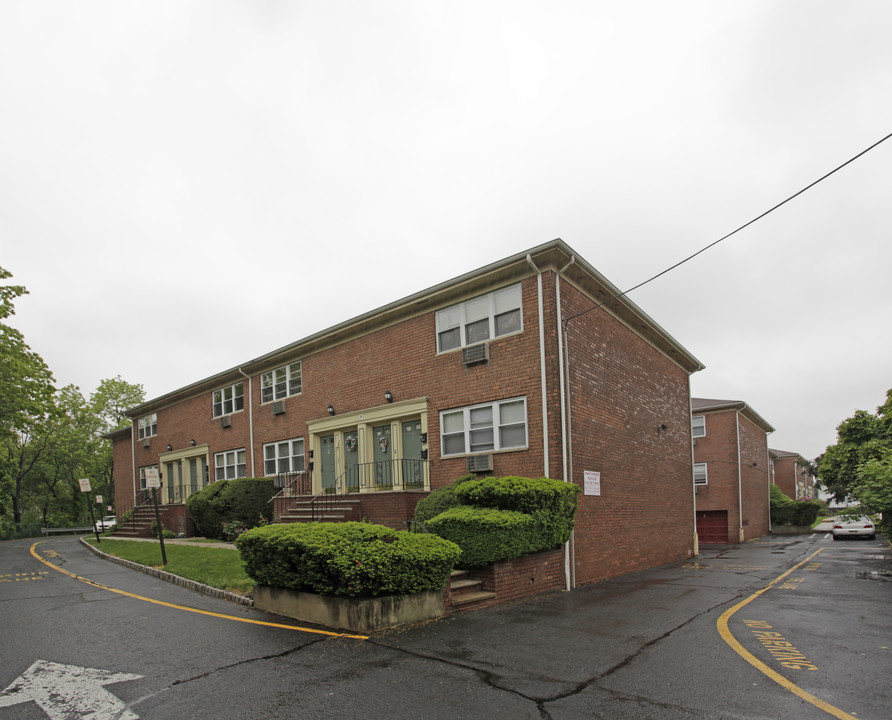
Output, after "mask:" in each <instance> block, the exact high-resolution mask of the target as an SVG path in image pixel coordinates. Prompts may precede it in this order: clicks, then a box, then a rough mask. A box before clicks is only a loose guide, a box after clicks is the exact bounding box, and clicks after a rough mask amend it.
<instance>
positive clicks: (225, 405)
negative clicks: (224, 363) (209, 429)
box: [214, 382, 245, 417]
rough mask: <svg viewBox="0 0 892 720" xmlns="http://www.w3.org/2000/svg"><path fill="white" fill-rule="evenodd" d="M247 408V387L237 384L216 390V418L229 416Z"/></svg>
mask: <svg viewBox="0 0 892 720" xmlns="http://www.w3.org/2000/svg"><path fill="white" fill-rule="evenodd" d="M244 407H245V385H244V383H240V382H238V383H235V385H230V386H229V387H225V388H222V389H220V390H214V417H220V416H221V415H229V414H230V413H234V412H238V411H239V410H243V409H244Z"/></svg>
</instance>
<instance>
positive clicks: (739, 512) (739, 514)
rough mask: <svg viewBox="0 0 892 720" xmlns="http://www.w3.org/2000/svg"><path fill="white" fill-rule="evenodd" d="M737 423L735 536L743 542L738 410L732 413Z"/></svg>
mask: <svg viewBox="0 0 892 720" xmlns="http://www.w3.org/2000/svg"><path fill="white" fill-rule="evenodd" d="M734 421H735V422H736V423H737V525H738V528H737V534H738V539H739V541H740V542H743V459H742V458H741V457H740V410H738V411H737V412H736V413H734Z"/></svg>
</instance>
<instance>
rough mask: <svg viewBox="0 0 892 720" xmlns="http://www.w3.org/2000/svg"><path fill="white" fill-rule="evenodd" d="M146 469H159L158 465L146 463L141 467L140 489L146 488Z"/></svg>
mask: <svg viewBox="0 0 892 720" xmlns="http://www.w3.org/2000/svg"><path fill="white" fill-rule="evenodd" d="M146 470H155V471H157V470H158V466H157V465H146V466H145V467H141V468H140V469H139V489H140V490H145V489H146Z"/></svg>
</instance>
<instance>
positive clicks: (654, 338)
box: [111, 240, 767, 587]
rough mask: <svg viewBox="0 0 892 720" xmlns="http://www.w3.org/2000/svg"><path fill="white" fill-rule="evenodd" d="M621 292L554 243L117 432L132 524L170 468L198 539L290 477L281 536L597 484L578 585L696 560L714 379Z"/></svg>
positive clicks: (151, 407) (119, 493)
mask: <svg viewBox="0 0 892 720" xmlns="http://www.w3.org/2000/svg"><path fill="white" fill-rule="evenodd" d="M343 291H345V290H344V289H342V290H341V292H343ZM618 294H619V293H618V289H617V288H616V287H615V286H613V285H612V284H611V283H610V282H608V281H607V280H606V278H604V277H603V276H602V275H601V274H600V273H598V271H597V270H595V269H594V268H593V267H592V266H591V265H589V264H588V263H587V262H586V261H585V260H583V259H582V258H581V257H579V255H577V254H576V253H575V252H574V251H573V250H572V249H571V248H570V247H569V246H568V245H566V244H565V243H564V242H563V241H561V240H554V241H552V242H548V243H545V244H543V245H540V246H538V247H535V248H532V249H530V250H527V251H524V252H521V253H518V254H516V255H513V256H510V257H507V258H505V259H503V260H500V261H498V262H495V263H493V264H491V265H487V266H486V267H483V268H480V269H478V270H474V271H472V272H469V273H467V274H465V275H462V276H460V277H457V278H454V279H452V280H449V281H447V282H444V283H442V284H440V285H437V286H435V287H432V288H429V289H427V290H424V291H422V292H419V293H416V294H414V295H411V296H409V297H406V298H403V299H402V300H398V301H396V302H393V303H391V304H389V305H386V306H384V307H381V308H378V309H375V310H370V311H367V312H364V313H363V314H361V315H359V316H357V317H354V318H352V319H350V320H347V321H345V322H343V323H341V324H339V325H336V326H334V327H330V328H327V329H325V330H322V331H320V332H317V333H315V334H312V335H309V336H308V337H305V338H303V339H301V340H297V341H296V342H290V343H289V344H287V345H284V346H283V347H281V348H279V349H277V350H273V351H272V352H268V353H266V354H264V355H260V356H259V357H255V358H252V359H247V360H245V361H244V362H243V363H240V364H239V365H238V366H237V367H233V368H229V369H226V370H222V371H220V372H219V373H217V374H215V375H213V376H211V377H206V378H203V379H200V380H197V381H196V382H194V383H191V384H189V385H187V386H186V387H182V388H180V389H177V390H173V391H171V392H169V393H166V394H164V395H162V396H160V397H156V398H154V399H152V400H150V401H148V402H146V403H144V404H142V405H140V406H139V407H136V408H133V409H131V410H130V411H129V413H128V414H129V415H130V417H131V418H132V420H133V425H132V429H131V430H130V431H122V432H119V433H113V434H112V435H111V438H112V440H113V441H114V453H115V455H114V457H115V491H116V498H117V503H118V507H117V510H118V514H119V516H120V515H123V514H124V513H125V512H127V511H128V510H129V509H131V507H133V506H134V505H139V504H140V503H143V502H145V498H146V491H145V488H146V473H147V470H152V469H158V470H159V471H160V473H161V476H162V480H163V485H164V486H163V488H162V489H161V497H162V502H163V513H164V517H165V519H164V523H165V524H166V525H167V526H168V527H170V528H171V529H173V530H176V531H179V532H189V531H190V519H189V517H188V513H187V511H186V508H185V505H184V501H185V500H186V498H187V497H188V496H189V495H190V494H192V493H195V492H198V491H199V490H201V489H202V488H204V487H206V486H207V485H208V484H209V483H212V482H215V481H219V480H228V479H235V478H244V477H252V476H268V477H272V478H274V479H275V482H276V484H277V485H278V486H279V487H280V488H281V490H282V492H281V496H280V498H278V499H277V500H276V501H275V506H276V515H277V517H278V519H279V521H280V522H282V521H300V520H302V519H307V518H315V519H323V520H333V519H336V517H339V518H342V519H361V518H362V519H367V520H369V521H371V522H377V523H383V524H386V525H389V526H392V527H397V528H405V527H406V523H407V521H409V520H410V519H411V518H412V516H413V512H414V508H415V505H416V503H417V502H418V501H419V500H420V499H421V498H423V497H425V496H426V495H427V494H428V493H429V492H430V491H431V490H433V489H436V488H439V487H442V486H444V485H446V484H448V483H450V482H451V481H453V480H455V479H456V478H459V477H461V476H463V475H465V474H467V473H469V472H472V473H478V474H481V475H498V476H510V475H520V476H530V477H542V476H546V477H551V478H558V479H565V480H567V481H569V482H574V483H576V484H577V485H579V486H580V487H581V488H583V489H584V491H583V492H582V493H580V503H579V512H578V515H577V525H576V530H575V534H574V537H573V539H572V541H571V542H570V543H569V544H568V546H567V547H566V548H564V549H563V551H562V552H561V553H557V554H556V557H557V558H558V559H557V560H556V561H555V562H557V563H558V567H557V568H551V569H550V570H549V572H552V571H553V572H554V575H555V576H556V577H557V578H558V582H559V584H560V586H562V587H572V586H575V585H576V584H581V583H588V582H592V581H596V580H599V579H602V578H606V577H610V576H612V575H617V574H620V573H625V572H631V571H634V570H638V569H641V568H646V567H651V566H656V565H660V564H664V563H668V562H672V561H675V560H679V559H683V558H687V557H690V556H691V555H692V554H693V552H694V532H695V529H694V528H695V524H694V506H693V493H692V491H691V477H692V460H691V423H690V390H689V376H690V374H691V373H693V372H695V371H697V370H699V369H701V368H702V367H703V366H702V365H701V364H700V362H699V361H698V360H697V359H696V358H695V357H693V356H692V355H691V354H690V353H689V352H688V351H687V350H686V349H685V348H684V347H683V346H682V345H681V344H679V343H678V342H677V341H676V340H675V339H673V338H672V337H671V336H670V335H669V334H668V333H667V332H666V331H665V330H663V329H662V328H661V327H660V326H659V325H657V324H656V323H655V322H654V321H653V320H652V319H651V318H650V317H648V316H647V315H646V314H645V313H644V312H643V311H642V310H641V309H640V308H639V307H638V306H636V305H635V304H634V303H632V302H631V301H630V300H629V299H628V298H626V297H621V298H618V299H612V298H614V296H616V295H618ZM319 301H320V302H324V299H320V300H319ZM355 303H356V305H357V306H361V303H362V298H361V296H359V295H357V297H356V298H355ZM602 304H603V305H602ZM279 312H280V313H281V312H282V308H279ZM287 314H288V315H289V316H290V317H292V319H293V321H292V323H290V324H291V325H292V326H293V325H294V324H299V323H300V322H307V321H308V320H309V321H310V322H311V321H312V308H311V307H295V308H293V309H290V310H289V311H288V313H287ZM747 457H749V455H748V456H747ZM761 462H762V463H763V464H764V463H766V462H767V457H766V456H765V455H764V453H763V455H762V460H761ZM747 477H748V476H747ZM712 487H713V486H710V489H711V488H712ZM747 487H748V486H747ZM335 507H336V510H335V509H334V508H335ZM735 517H736V516H735ZM733 522H736V520H733ZM759 527H761V525H759ZM530 577H532V575H530ZM527 585H529V583H527Z"/></svg>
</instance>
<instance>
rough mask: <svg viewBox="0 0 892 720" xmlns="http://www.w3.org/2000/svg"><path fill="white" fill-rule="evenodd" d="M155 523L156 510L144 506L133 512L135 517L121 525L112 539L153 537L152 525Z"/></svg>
mask: <svg viewBox="0 0 892 720" xmlns="http://www.w3.org/2000/svg"><path fill="white" fill-rule="evenodd" d="M153 522H155V508H154V507H153V506H151V505H142V506H140V507H137V508H135V509H134V510H133V517H132V518H131V519H130V520H128V521H127V522H125V523H121V524H119V525H118V526H117V527H116V528H115V529H114V530H113V531H112V533H111V536H112V537H125V538H146V537H152V523H153Z"/></svg>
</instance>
